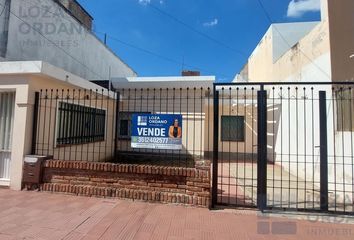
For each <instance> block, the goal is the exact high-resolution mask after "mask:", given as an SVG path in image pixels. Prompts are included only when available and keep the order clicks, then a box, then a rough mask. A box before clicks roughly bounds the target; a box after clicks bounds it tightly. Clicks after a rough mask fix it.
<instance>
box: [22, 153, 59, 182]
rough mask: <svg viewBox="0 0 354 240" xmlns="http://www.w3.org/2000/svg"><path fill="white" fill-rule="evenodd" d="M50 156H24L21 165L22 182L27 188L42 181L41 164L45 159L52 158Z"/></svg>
mask: <svg viewBox="0 0 354 240" xmlns="http://www.w3.org/2000/svg"><path fill="white" fill-rule="evenodd" d="M52 158H53V157H52V156H35V155H29V156H26V157H25V160H24V165H23V180H22V183H23V185H25V187H27V189H34V188H38V187H39V184H41V182H42V175H43V164H44V162H45V161H46V160H49V159H52Z"/></svg>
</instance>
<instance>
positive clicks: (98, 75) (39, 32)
mask: <svg viewBox="0 0 354 240" xmlns="http://www.w3.org/2000/svg"><path fill="white" fill-rule="evenodd" d="M0 6H3V7H5V5H4V4H2V3H0ZM9 12H10V14H12V15H13V16H14V17H16V18H17V19H18V20H20V21H21V22H23V23H25V24H26V25H27V26H29V27H30V28H31V29H32V30H33V31H35V32H37V33H38V34H39V35H41V36H42V37H43V38H45V39H46V40H47V41H49V42H50V43H51V44H53V45H54V46H55V47H57V48H58V49H59V50H61V51H62V52H63V53H65V54H66V55H68V56H69V57H70V58H72V59H73V60H74V61H76V62H77V63H79V64H80V65H82V66H83V67H85V68H86V69H87V70H89V71H90V72H91V73H93V74H95V75H96V76H97V77H99V78H101V79H105V78H104V77H102V76H100V74H98V73H96V72H94V71H93V70H91V69H90V68H89V67H88V66H86V65H85V64H84V63H82V62H80V61H79V60H78V59H76V58H75V57H74V56H72V55H70V54H69V53H68V52H67V51H65V49H63V48H62V47H60V46H59V45H58V44H56V43H55V42H54V41H52V40H51V39H49V38H47V37H46V36H45V35H44V34H43V33H42V32H41V31H39V30H38V29H36V28H34V27H33V26H32V25H31V24H30V23H28V22H27V21H25V20H23V19H22V18H21V17H19V16H18V15H16V14H15V13H14V12H12V11H11V9H9Z"/></svg>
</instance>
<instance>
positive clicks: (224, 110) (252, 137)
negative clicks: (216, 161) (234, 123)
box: [205, 89, 257, 160]
mask: <svg viewBox="0 0 354 240" xmlns="http://www.w3.org/2000/svg"><path fill="white" fill-rule="evenodd" d="M226 92H228V91H226ZM226 92H224V94H221V93H222V91H221V93H220V98H219V139H218V145H219V153H227V155H225V156H224V157H226V158H227V159H228V158H229V157H230V159H232V160H234V159H235V158H238V159H239V160H242V159H243V158H244V155H242V154H243V153H246V154H247V155H246V159H247V160H249V159H250V157H251V155H252V154H254V155H253V157H255V156H256V153H257V147H256V145H257V108H256V102H257V99H253V101H252V94H250V93H249V92H247V93H246V99H245V95H244V94H242V93H238V94H235V89H233V90H232V96H231V98H230V95H229V94H227V93H226ZM241 92H243V90H242V91H241ZM236 96H238V100H237V98H236ZM253 97H257V96H255V95H254V96H253ZM223 98H224V100H222V99H223ZM209 108H210V109H209V111H206V117H207V119H206V123H208V125H207V126H206V127H205V129H206V137H207V136H210V137H209V138H205V142H206V144H205V151H207V152H212V151H213V141H214V135H213V126H214V115H213V114H214V113H213V106H212V105H211V106H209ZM208 113H209V114H208ZM222 116H244V117H245V141H240V142H233V141H222V140H221V117H222ZM208 134H209V135H208ZM228 153H230V156H229V155H228ZM238 153H241V155H237V154H238ZM222 156H223V155H222ZM222 156H221V157H222Z"/></svg>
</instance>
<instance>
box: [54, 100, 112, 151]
mask: <svg viewBox="0 0 354 240" xmlns="http://www.w3.org/2000/svg"><path fill="white" fill-rule="evenodd" d="M105 131H106V110H103V109H97V108H92V107H87V106H81V105H76V104H71V103H65V102H60V103H59V108H58V119H57V135H56V136H57V139H56V140H57V145H72V144H85V143H91V142H97V141H104V140H105Z"/></svg>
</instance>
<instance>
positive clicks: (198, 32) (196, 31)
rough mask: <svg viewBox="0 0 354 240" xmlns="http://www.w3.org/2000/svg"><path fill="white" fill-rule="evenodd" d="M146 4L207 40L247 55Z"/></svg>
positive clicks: (150, 4)
mask: <svg viewBox="0 0 354 240" xmlns="http://www.w3.org/2000/svg"><path fill="white" fill-rule="evenodd" d="M147 5H148V6H149V7H151V8H152V9H154V10H155V11H157V12H159V13H160V14H162V15H164V16H165V17H168V18H170V19H172V20H173V21H175V22H177V23H178V24H180V25H182V26H184V27H186V28H188V29H189V30H190V31H192V32H194V33H197V34H199V35H200V36H202V37H204V38H206V39H208V40H209V41H212V42H214V43H216V44H218V45H220V46H222V47H224V48H227V49H229V50H232V51H234V52H235V53H237V54H239V55H241V56H243V57H247V55H246V54H245V53H244V52H242V51H240V50H237V49H235V48H233V47H230V46H229V45H227V44H225V43H224V42H221V41H220V40H218V39H215V38H213V37H211V36H209V35H208V34H205V33H203V32H201V31H199V30H197V29H195V28H194V27H192V26H191V25H189V24H187V23H185V22H183V21H182V20H180V19H178V18H176V17H175V16H173V15H171V14H169V13H167V12H165V11H163V10H162V9H161V8H158V7H156V6H155V5H154V4H152V3H149V4H147Z"/></svg>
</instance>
